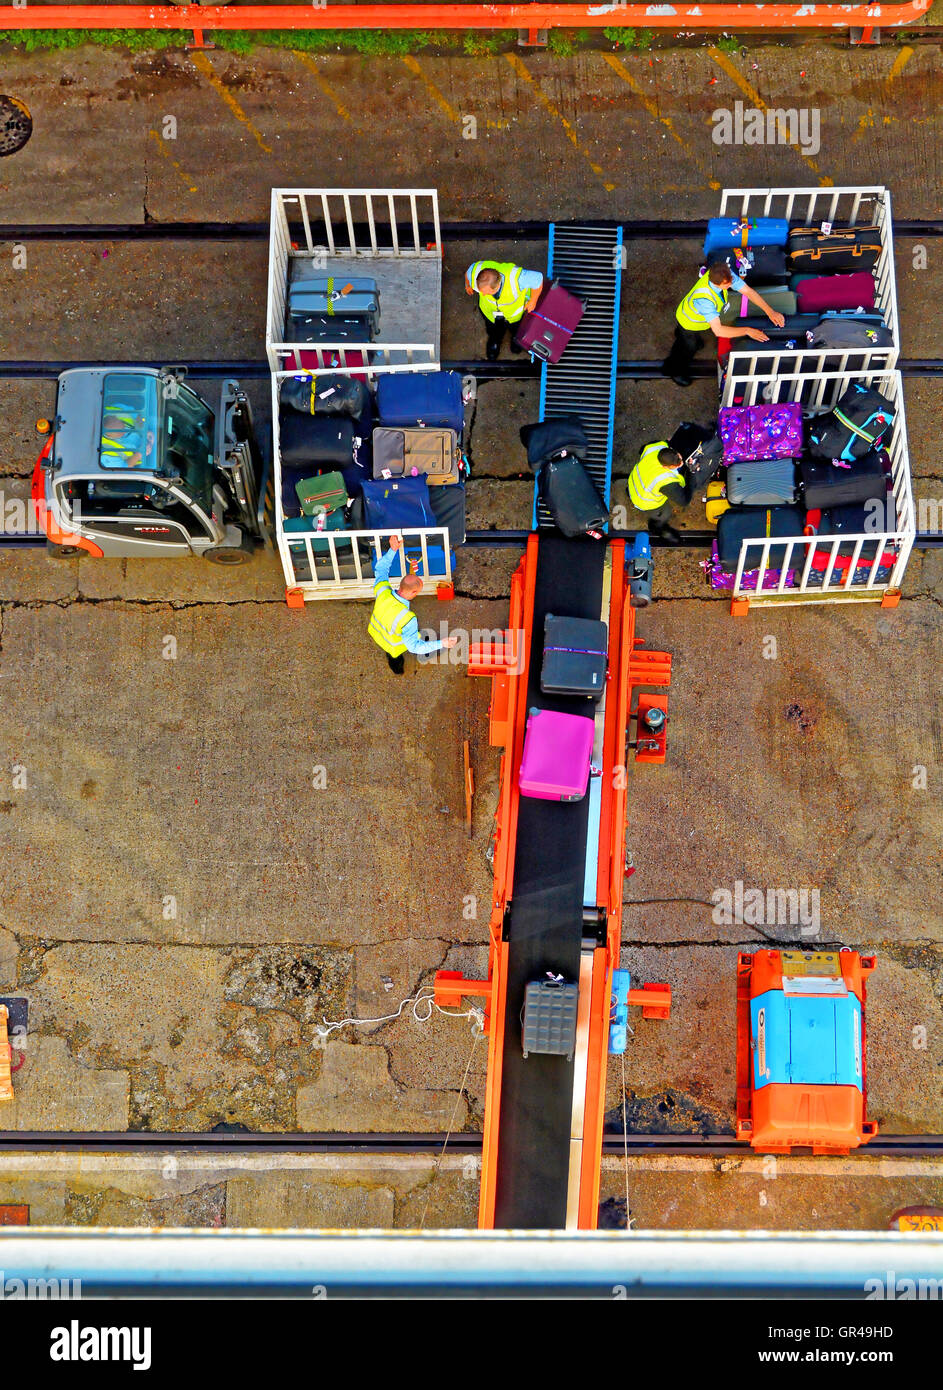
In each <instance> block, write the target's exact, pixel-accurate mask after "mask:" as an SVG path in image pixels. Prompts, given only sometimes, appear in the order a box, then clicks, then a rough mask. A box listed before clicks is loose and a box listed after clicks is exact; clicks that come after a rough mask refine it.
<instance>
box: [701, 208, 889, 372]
mask: <svg viewBox="0 0 943 1390" xmlns="http://www.w3.org/2000/svg"><path fill="white" fill-rule="evenodd" d="M719 216H721V217H784V218H786V220H787V221H788V222H789V223H790V224H792V225H795V226H798V225H802V226H815V225H821V223H822V222H832V223H835V224H836V226H839V227H855V226H861V225H864V226H872V225H873V226H875V227H877V228H878V229H879V233H880V241H881V251H880V255H879V256H878V260H877V264H876V266H875V267H874V271H873V274H874V306H875V308H876V309H877V310H879V311H880V313H882V314H883V316H884V322H885V324H886V325H887V327H888V329H889V330H890V333H891V343H890V344H889V345H888V346H886V347H874V348H824V349H823V348H809V347H806V348H798V347H797V348H791V349H788V348H787V349H780V350H773V349H769V348H765V347H764V346H763V344H757V345H756V347H755V349H753V348H742V347H738V348H736V349H735V350H732V351H731V353H730V355H729V357H728V359H727V364H726V372H727V374H728V375H731V376H737V377H745V376H750V375H752V374H753V373H754V372H755V371H757V370H759V368H758V367H757V366H754V365H753V363H754V359H761V360H762V362H763V364H764V365H763V370H770V371H772V372H773V373H776V374H778V373H780V372H792V371H799V370H800V369H801V370H804V371H808V372H822V371H844V370H846V369H848V368H856V369H860V370H867V369H868V368H869V367H870V368H872V369H880V368H882V367H883V368H887V367H895V366H896V365H897V358H898V355H899V353H900V323H899V320H898V314H897V282H896V279H895V273H894V222H893V213H892V208H891V195H890V192H889V190H888V189H887V188H884V187H883V186H882V185H873V186H870V187H858V188H725V189H724V190H723V191H722V193H721V195H720V213H719ZM767 364H768V365H767ZM718 371H719V372H720V374H721V376H722V375H723V372H724V368H723V367H721V366H720V364H718Z"/></svg>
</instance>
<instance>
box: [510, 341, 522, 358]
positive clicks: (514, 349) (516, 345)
mask: <svg viewBox="0 0 943 1390" xmlns="http://www.w3.org/2000/svg"><path fill="white" fill-rule="evenodd" d="M511 351H512V352H513V353H514V354H515V355H517V354H518V353H521V352H523V351H524V349H523V348H522V347H521V345H520V343H516V342H515V341H514V339H513V338H512V339H511Z"/></svg>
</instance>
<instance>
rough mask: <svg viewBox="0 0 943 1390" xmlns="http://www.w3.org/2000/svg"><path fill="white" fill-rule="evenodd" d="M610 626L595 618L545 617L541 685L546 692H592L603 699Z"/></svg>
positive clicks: (590, 693) (594, 697) (551, 615)
mask: <svg viewBox="0 0 943 1390" xmlns="http://www.w3.org/2000/svg"><path fill="white" fill-rule="evenodd" d="M608 645H609V629H608V627H607V626H606V624H605V623H603V622H598V621H594V620H593V619H591V618H562V617H557V616H556V615H555V614H553V613H548V614H547V616H546V618H545V619H544V655H543V665H542V666H541V668H540V688H541V690H542V691H543V692H544V694H545V695H588V696H590V698H591V699H593V700H600V699H602V694H603V691H604V690H605V687H606V654H607V648H608Z"/></svg>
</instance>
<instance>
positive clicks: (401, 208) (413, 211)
mask: <svg viewBox="0 0 943 1390" xmlns="http://www.w3.org/2000/svg"><path fill="white" fill-rule="evenodd" d="M304 271H313V272H314V273H316V274H321V273H323V274H325V275H333V276H337V277H342V276H364V275H366V276H369V277H371V278H372V279H375V280H376V282H377V288H378V291H379V299H380V322H381V330H380V336H379V337H377V338H376V339H375V341H372V342H369V343H363V344H357V345H356V347H353V346H351V345H350V344H346V345H345V344H344V343H343V342H341V341H338V342H335V343H332V342H330V341H327V340H325V341H324V342H320V343H317V344H314V343H311V344H302V343H298V342H291V341H286V338H288V337H290V333H289V331H288V328H287V326H286V317H287V311H288V286H289V283H290V281H291V280H292V279H293V278H294V277H295V275H296V274H300V273H303V272H304ZM441 299H442V237H441V232H440V227H439V196H438V193H437V191H436V190H435V189H434V188H410V189H399V188H293V189H288V188H273V189H272V213H271V225H270V230H269V283H268V307H267V315H266V328H265V348H266V354H267V356H268V361H269V366H270V368H271V370H272V371H273V372H276V371H279V370H280V369H281V368H283V367H295V368H299V367H303V368H311V369H313V370H316V371H318V370H320V371H324V370H332V371H340V372H350V373H353V372H357V373H358V374H359V373H363V375H364V376H366V377H367V378H369V379H372V378H373V377H374V375H375V374H376V373H378V372H388V371H415V370H417V369H419V370H421V369H423V368H425V369H427V370H433V371H435V370H438V367H439V324H440V309H441Z"/></svg>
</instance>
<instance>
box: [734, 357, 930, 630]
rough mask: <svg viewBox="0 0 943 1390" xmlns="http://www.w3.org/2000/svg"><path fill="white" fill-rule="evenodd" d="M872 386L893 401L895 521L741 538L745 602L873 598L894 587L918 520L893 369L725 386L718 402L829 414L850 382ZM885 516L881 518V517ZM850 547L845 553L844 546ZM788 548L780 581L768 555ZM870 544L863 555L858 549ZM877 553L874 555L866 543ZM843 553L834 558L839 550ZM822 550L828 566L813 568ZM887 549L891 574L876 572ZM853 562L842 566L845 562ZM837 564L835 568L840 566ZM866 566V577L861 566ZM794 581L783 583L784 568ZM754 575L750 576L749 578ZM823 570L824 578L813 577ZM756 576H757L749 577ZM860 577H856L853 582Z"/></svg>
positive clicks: (737, 590)
mask: <svg viewBox="0 0 943 1390" xmlns="http://www.w3.org/2000/svg"><path fill="white" fill-rule="evenodd" d="M856 383H860V384H862V385H865V386H873V387H875V389H876V390H878V391H880V392H881V394H882V395H884V396H887V398H888V399H889V400H890V401H892V402H893V404H894V417H895V418H894V424H893V427H892V430H891V436H890V440H889V442H888V445H887V453H888V455H889V457H890V461H891V483H892V492H893V497H894V511H895V520H894V525H893V526H892V527H888V526H887V525H886V524H885V526H883V527H880V526H878V527H876V528H875V529H874V530H873V531H872V530H868V531H866V532H855V533H854V534H843V535H841V536H834V537H832V536H827V537H818V536H811V537H810V536H776V537H770V538H767V539H762V540H761V539H757V540H752V539H751V540H744V541H743V543H742V545H741V547H740V554H739V557H738V562H737V571H736V575H735V579H734V588H733V598H734V600H735V601H736V600H737V599H749V601H750V604H751V606H752V605H753V604H756V603H764V602H765V603H775V604H795V603H803V602H828V601H830V600H836V599H837V600H839V601H844V602H848V603H853V602H869V601H877V600H880V599H882V598H883V597H884V595H885V594H886V593H888V592H890V591H893V590H898V589H899V588H900V585H901V581H902V579H903V576H904V571H905V570H906V568H907V562H908V560H909V559H910V553H911V551H912V549H913V544H914V539H915V536H916V519H915V509H914V501H913V492H912V486H911V476H910V458H909V453H908V448H907V418H906V412H905V408H904V393H903V380H902V378H901V374H900V372H898V371H896V370H885V371H880V370H877V371H874V370H873V371H867V372H860V371H850V372H826V373H823V374H821V375H819V376H810V375H806V374H802V373H796V374H792V375H788V376H781V377H777V378H775V379H774V380H770V378H769V377H768V376H765V375H762V376H761V375H757V376H754V377H749V378H745V379H740V380H738V381H736V382H733V381H731V380H729V379H728V380H727V381H725V383H724V389H723V394H722V397H721V405H722V406H725V405H732V404H734V403H735V402H734V396H735V395H736V403H737V404H742V405H745V406H748V405H760V404H777V403H781V402H786V401H797V402H799V403H800V404H801V405H802V406H803V407H804V408H805V409H809V410H813V411H814V410H821V411H823V412H824V411H826V410H829V409H831V407H832V406H833V405H834V404H835V403H836V401H837V400H838V399H839V397H840V396H841V395H842V393H843V392H844V391H845V390H846V389H847V388H848V387H849V386H851V385H854V384H856ZM886 520H887V518H885V522H886ZM849 545H850V546H852V547H853V548H852V550H851V552H850V553H847V548H848V546H849ZM774 546H775V547H777V549H778V548H779V547H781V546H785V547H786V550H785V556H784V561H783V564H782V566H781V567H780V566H776V567H775V569H779V570H780V573H779V578H778V579H774V578H773V571H774V567H773V566H771V565H770V563H769V557H770V552H771V550H772V548H773V547H774ZM865 546H867V547H868V551H867V555H866V557H865V559H864V560H862V558H861V557H862V552H863V550H864V548H865ZM872 546H873V547H874V555H873V557H872V556H871V547H872ZM840 547H841V548H842V549H843V550H845V551H846V554H843V555H841V556H840V555H839V548H840ZM823 553H824V555H825V557H826V560H825V565H826V567H825V569H824V571H822V570H813V568H812V566H813V561H814V560H815V558H816V557H817V556H821V555H823ZM885 554H890V555H892V556H893V557H894V558H893V564H892V565H891V566H890V567H889V568H890V572H889V573H888V574H886V575H884V576H883V577H879V574H880V571H881V570H882V569H884V568H888V567H886V566H884V565H882V563H881V562H882V559H883V558H884V556H885ZM846 560H849V561H850V563H848V564H847V568H846V566H845V561H846ZM839 565H840V568H836V566H839ZM864 565H867V566H868V570H867V575H866V576H865V575H863V574H861V575H859V574H858V571H859V570H860V569H861V568H862V567H863V566H864ZM790 570H793V571H795V572H796V575H797V582H795V583H794V584H792V585H788V584H787V580H788V577H789V571H790ZM747 575H750V576H751V578H750V579H747V578H746V576H747ZM819 575H821V582H820V583H819V582H814V581H816V580H818V577H819ZM754 576H755V577H754ZM856 578H857V582H855V580H856Z"/></svg>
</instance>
